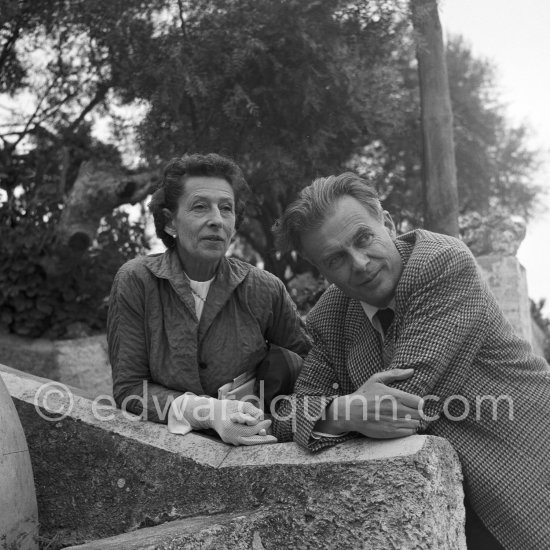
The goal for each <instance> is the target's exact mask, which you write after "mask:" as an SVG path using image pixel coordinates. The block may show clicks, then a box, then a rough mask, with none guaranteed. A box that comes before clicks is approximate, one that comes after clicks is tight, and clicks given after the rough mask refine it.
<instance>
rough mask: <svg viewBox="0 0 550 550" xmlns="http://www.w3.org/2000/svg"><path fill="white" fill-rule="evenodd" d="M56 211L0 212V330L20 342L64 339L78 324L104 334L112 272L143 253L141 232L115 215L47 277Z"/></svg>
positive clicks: (16, 207) (19, 207)
mask: <svg viewBox="0 0 550 550" xmlns="http://www.w3.org/2000/svg"><path fill="white" fill-rule="evenodd" d="M59 214H60V208H59V207H58V206H56V205H54V204H51V203H50V204H47V203H46V204H38V205H35V206H33V207H32V208H28V209H25V208H24V207H23V204H22V202H21V201H15V204H13V203H12V204H9V203H5V204H3V205H1V206H0V258H1V262H0V329H2V330H7V331H8V332H13V333H16V334H19V335H22V336H32V337H37V336H47V337H51V338H57V337H63V336H67V334H68V333H67V329H68V328H69V327H70V326H71V325H72V324H74V323H82V324H84V325H86V326H87V327H89V329H91V331H92V332H94V331H102V330H104V328H105V321H106V315H107V298H108V295H109V290H110V287H111V284H112V280H113V277H114V275H115V273H116V271H117V269H118V268H119V267H120V265H122V263H124V262H125V261H126V260H128V259H130V258H132V257H134V256H136V255H137V254H140V253H143V252H144V251H145V249H146V243H145V240H144V228H143V227H142V225H141V224H140V223H130V222H129V219H128V214H126V213H124V212H121V211H115V212H113V214H111V215H110V216H108V217H106V218H105V219H104V220H103V223H102V225H101V227H100V229H99V231H98V234H97V237H96V241H95V242H94V244H93V245H92V246H91V247H90V249H89V250H88V251H87V253H86V254H85V255H84V256H83V257H82V258H80V259H78V260H77V261H71V258H70V256H69V257H67V258H65V265H66V268H65V269H64V270H63V273H62V274H61V275H58V276H48V275H47V273H46V266H47V264H48V262H51V261H52V260H53V258H54V255H55V254H56V253H57V252H56V248H55V246H54V244H55V243H54V242H53V229H54V227H55V224H56V222H57V220H58V219H59Z"/></svg>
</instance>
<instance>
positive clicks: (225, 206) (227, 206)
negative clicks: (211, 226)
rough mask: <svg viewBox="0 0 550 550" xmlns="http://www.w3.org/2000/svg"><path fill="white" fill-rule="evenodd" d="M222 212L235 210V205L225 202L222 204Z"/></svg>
mask: <svg viewBox="0 0 550 550" xmlns="http://www.w3.org/2000/svg"><path fill="white" fill-rule="evenodd" d="M220 210H221V211H222V212H233V206H232V205H231V204H223V205H222V206H220Z"/></svg>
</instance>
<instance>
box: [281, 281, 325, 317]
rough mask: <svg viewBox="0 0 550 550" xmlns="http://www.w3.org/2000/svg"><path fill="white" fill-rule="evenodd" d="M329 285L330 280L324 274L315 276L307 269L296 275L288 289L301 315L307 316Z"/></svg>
mask: <svg viewBox="0 0 550 550" xmlns="http://www.w3.org/2000/svg"><path fill="white" fill-rule="evenodd" d="M328 286H329V285H328V282H327V281H326V279H325V278H324V277H323V276H322V275H319V276H318V277H315V276H314V275H313V274H312V273H311V272H309V271H307V272H304V273H300V274H299V275H296V276H295V277H294V278H293V279H292V280H291V281H290V282H289V283H288V291H289V293H290V296H291V297H292V299H293V300H294V303H295V304H296V306H297V307H298V311H299V312H300V315H304V316H305V315H307V314H308V313H309V310H310V309H311V308H312V307H313V306H314V305H315V304H316V303H317V300H319V298H320V297H321V295H322V294H323V292H324V291H325V290H326V289H327V288H328Z"/></svg>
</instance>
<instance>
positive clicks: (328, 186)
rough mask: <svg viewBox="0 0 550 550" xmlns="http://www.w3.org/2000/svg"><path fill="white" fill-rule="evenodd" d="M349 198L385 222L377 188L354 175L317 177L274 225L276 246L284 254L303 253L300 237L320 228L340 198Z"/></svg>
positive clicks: (351, 173)
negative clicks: (294, 251)
mask: <svg viewBox="0 0 550 550" xmlns="http://www.w3.org/2000/svg"><path fill="white" fill-rule="evenodd" d="M346 195H348V196H350V197H353V198H354V199H356V200H357V201H359V202H360V203H361V204H362V205H363V206H364V207H365V208H367V209H368V210H370V211H371V212H372V213H373V214H374V215H375V216H376V217H377V218H378V219H380V220H382V219H383V210H382V205H381V204H380V200H379V199H378V193H377V192H376V189H375V188H374V187H373V186H372V185H371V184H370V183H369V182H368V181H367V180H365V179H362V178H360V177H359V176H358V175H356V174H354V173H353V172H344V173H343V174H340V175H339V176H328V177H327V178H318V179H316V180H315V181H314V182H313V183H312V184H311V185H309V186H308V187H305V188H304V189H302V191H300V194H299V195H298V198H297V199H296V200H295V201H294V202H293V203H292V204H290V206H288V207H287V209H286V210H285V212H284V213H283V215H282V216H281V217H280V218H279V219H278V220H277V221H276V222H275V224H274V225H273V228H272V230H273V233H274V235H275V243H276V246H277V248H278V249H279V250H280V251H281V252H290V251H291V250H296V251H298V252H302V241H301V238H300V236H301V234H302V233H305V232H307V231H311V230H312V229H316V228H318V227H320V226H321V225H322V223H323V221H324V220H325V218H326V217H327V215H328V214H329V213H330V212H331V211H332V209H333V208H334V203H335V202H336V201H337V200H338V199H339V198H341V197H344V196H346Z"/></svg>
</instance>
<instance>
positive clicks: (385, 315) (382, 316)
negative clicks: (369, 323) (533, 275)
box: [376, 307, 395, 336]
mask: <svg viewBox="0 0 550 550" xmlns="http://www.w3.org/2000/svg"><path fill="white" fill-rule="evenodd" d="M394 315H395V314H394V312H393V309H391V308H389V307H388V308H386V309H379V310H378V311H377V312H376V317H378V320H379V321H380V324H381V325H382V330H383V331H384V336H385V335H386V332H388V328H389V327H390V325H391V323H392V321H393V317H394Z"/></svg>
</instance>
